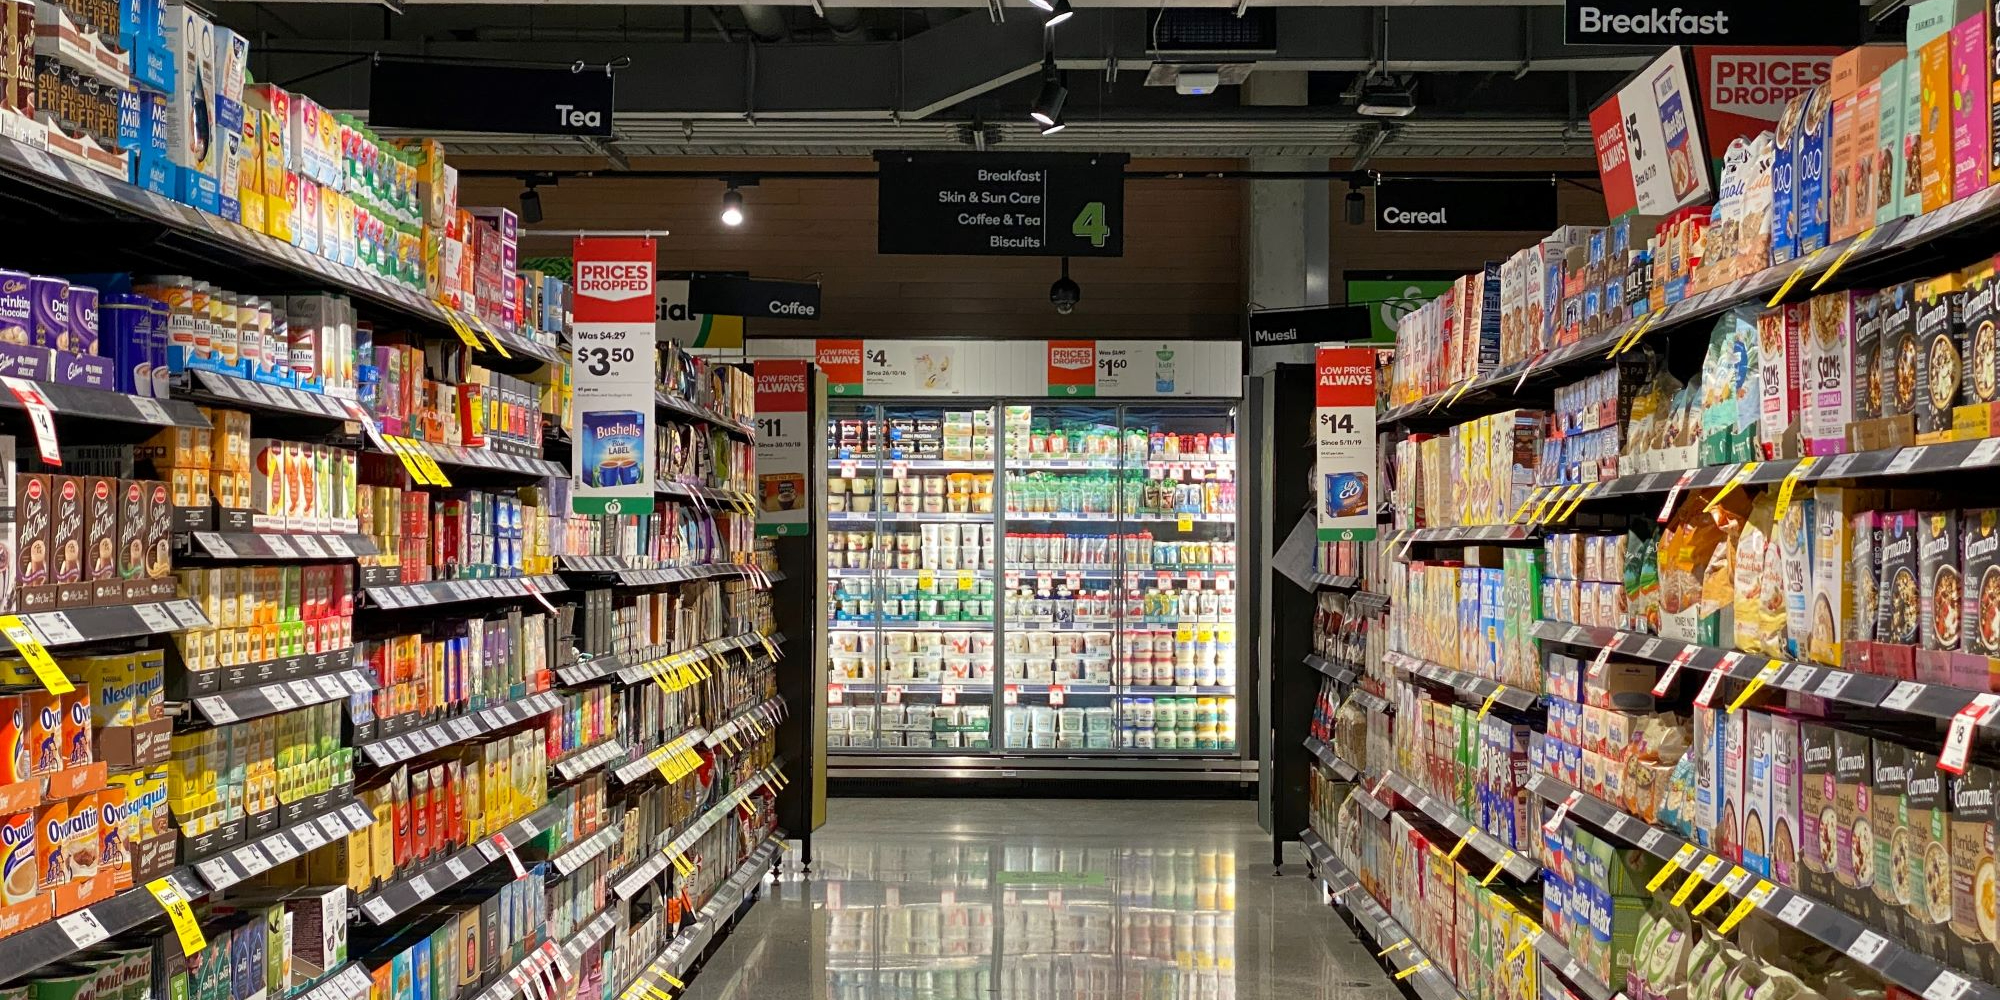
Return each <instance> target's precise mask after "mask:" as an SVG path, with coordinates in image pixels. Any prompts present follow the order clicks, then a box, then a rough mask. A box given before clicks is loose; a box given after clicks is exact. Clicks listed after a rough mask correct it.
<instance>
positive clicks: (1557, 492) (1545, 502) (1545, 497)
mask: <svg viewBox="0 0 2000 1000" xmlns="http://www.w3.org/2000/svg"><path fill="white" fill-rule="evenodd" d="M1561 495H1562V487H1560V486H1554V487H1550V488H1549V491H1548V492H1547V493H1544V494H1542V497H1541V499H1539V500H1536V501H1535V512H1534V513H1533V514H1529V515H1528V523H1529V524H1540V523H1541V522H1542V518H1544V517H1546V516H1548V507H1549V501H1551V500H1554V499H1555V498H1557V497H1559V496H1561Z"/></svg>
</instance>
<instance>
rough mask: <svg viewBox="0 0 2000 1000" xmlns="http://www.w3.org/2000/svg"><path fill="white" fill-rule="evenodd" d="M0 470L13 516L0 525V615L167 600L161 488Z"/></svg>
mask: <svg viewBox="0 0 2000 1000" xmlns="http://www.w3.org/2000/svg"><path fill="white" fill-rule="evenodd" d="M13 443H14V442H13V439H12V438H0V467H4V469H5V472H4V477H5V479H4V481H5V483H6V484H7V485H8V486H10V487H11V492H10V493H9V494H8V496H7V497H5V498H0V499H10V500H11V504H12V508H13V513H14V516H13V518H12V519H11V520H10V521H8V522H7V523H6V524H0V609H4V610H8V611H13V610H20V611H24V612H38V611H52V610H55V609H57V608H85V607H92V606H101V605H113V604H132V603H138V602H142V601H153V600H163V599H168V598H172V597H174V596H175V594H174V580H173V548H172V524H173V512H174V511H173V508H174V505H173V503H172V502H171V498H170V497H169V496H168V491H167V484H166V483H164V482H160V481H158V480H148V479H124V478H118V477H116V476H51V475H44V474H41V473H26V472H15V471H14V470H15V468H16V463H15V459H14V450H13V447H12V445H13Z"/></svg>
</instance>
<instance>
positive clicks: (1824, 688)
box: [1813, 669, 1853, 698]
mask: <svg viewBox="0 0 2000 1000" xmlns="http://www.w3.org/2000/svg"><path fill="white" fill-rule="evenodd" d="M1850 680H1853V677H1852V676H1851V675H1849V674H1845V673H1842V672H1841V671H1838V670H1831V669H1830V670H1828V671H1827V673H1826V679H1825V680H1822V681H1820V682H1819V687H1817V688H1814V689H1813V694H1814V695H1817V696H1819V697H1821V698H1838V697H1840V692H1842V691H1845V690H1847V682H1848V681H1850Z"/></svg>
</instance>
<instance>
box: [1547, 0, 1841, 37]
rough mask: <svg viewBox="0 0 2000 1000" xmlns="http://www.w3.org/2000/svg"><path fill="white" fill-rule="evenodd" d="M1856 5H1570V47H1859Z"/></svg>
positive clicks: (1760, 0) (1606, 0)
mask: <svg viewBox="0 0 2000 1000" xmlns="http://www.w3.org/2000/svg"><path fill="white" fill-rule="evenodd" d="M1864 9H1865V5H1863V4H1859V3H1856V2H1855V0H1678V2H1677V0H1667V2H1664V3H1663V2H1660V0H1565V2H1564V4H1563V43H1564V44H1566V45H1645V46H1660V45H1841V46H1847V45H1859V44H1860V43H1861V34H1862V12H1863V10H1864Z"/></svg>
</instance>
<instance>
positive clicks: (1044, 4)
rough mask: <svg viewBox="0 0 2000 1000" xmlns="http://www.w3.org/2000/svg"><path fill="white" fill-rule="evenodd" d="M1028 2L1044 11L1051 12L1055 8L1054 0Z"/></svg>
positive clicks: (1031, 0)
mask: <svg viewBox="0 0 2000 1000" xmlns="http://www.w3.org/2000/svg"><path fill="white" fill-rule="evenodd" d="M1028 3H1029V5H1030V6H1033V7H1034V8H1035V9H1036V10H1040V11H1044V12H1052V11H1054V10H1055V9H1056V3H1055V0H1028Z"/></svg>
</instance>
